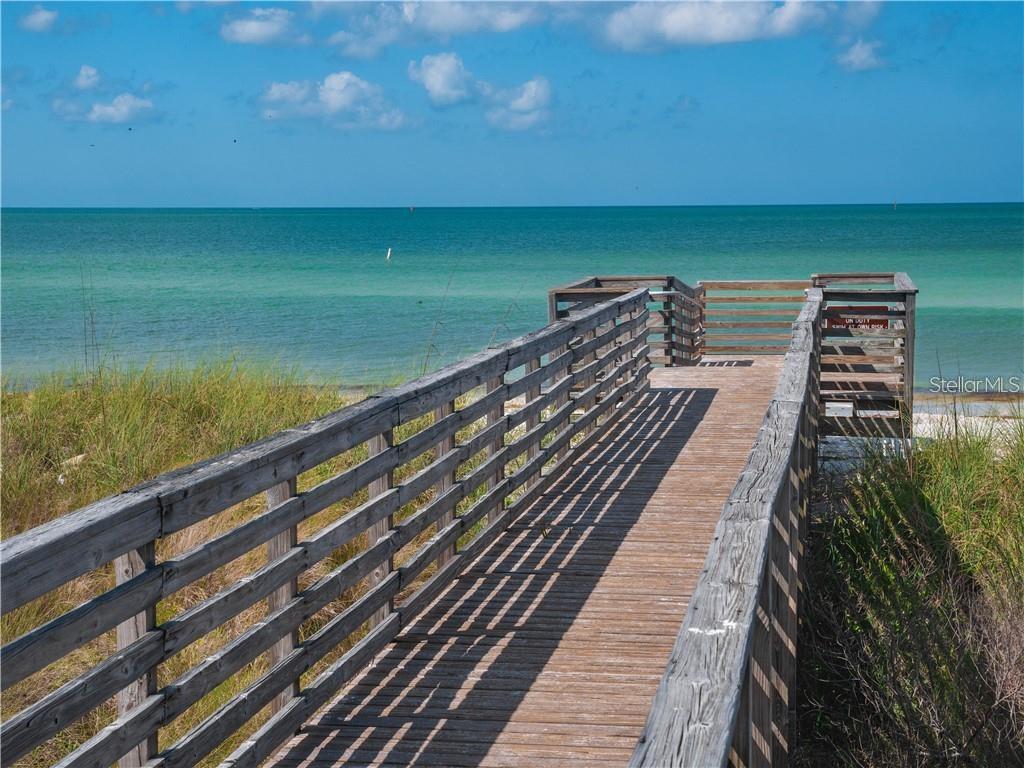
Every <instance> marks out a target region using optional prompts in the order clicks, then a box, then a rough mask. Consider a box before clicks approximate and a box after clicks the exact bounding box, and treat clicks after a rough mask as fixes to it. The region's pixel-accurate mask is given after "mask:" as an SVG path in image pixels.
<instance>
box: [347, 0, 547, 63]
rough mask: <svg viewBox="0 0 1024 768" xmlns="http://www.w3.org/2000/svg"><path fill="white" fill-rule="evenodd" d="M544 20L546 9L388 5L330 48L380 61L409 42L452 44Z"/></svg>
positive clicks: (359, 20) (359, 18)
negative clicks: (384, 52)
mask: <svg viewBox="0 0 1024 768" xmlns="http://www.w3.org/2000/svg"><path fill="white" fill-rule="evenodd" d="M543 18H544V13H543V12H542V10H541V6H539V5H535V4H532V3H501V2H486V3H484V2H406V3H403V4H402V5H400V6H399V5H395V4H389V3H382V4H380V5H378V6H376V7H374V8H373V10H370V11H363V10H362V7H360V12H359V13H357V14H355V15H353V16H352V17H351V19H350V22H349V24H348V26H347V27H346V28H345V29H342V30H339V31H338V32H335V33H334V34H333V35H331V38H330V41H329V42H330V43H331V44H332V45H338V46H340V47H341V51H342V53H344V54H345V55H347V56H358V57H367V56H375V55H376V54H377V53H379V52H380V51H381V49H383V48H386V47H387V46H389V45H392V44H394V43H396V42H399V41H400V40H403V39H408V40H416V39H423V38H425V39H431V40H442V41H447V40H449V39H450V38H451V37H453V36H455V35H465V34H470V33H473V32H511V31H513V30H516V29H519V28H520V27H523V26H526V25H528V24H534V23H537V22H539V21H541V20H542V19H543Z"/></svg>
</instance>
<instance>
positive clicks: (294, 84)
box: [263, 80, 310, 104]
mask: <svg viewBox="0 0 1024 768" xmlns="http://www.w3.org/2000/svg"><path fill="white" fill-rule="evenodd" d="M309 93H310V87H309V83H307V82H298V81H296V80H291V81H289V82H287V83H271V84H270V85H269V86H267V90H266V91H265V92H264V94H263V100H264V101H268V102H288V103H291V104H298V103H301V102H303V101H305V100H306V99H308V98H309Z"/></svg>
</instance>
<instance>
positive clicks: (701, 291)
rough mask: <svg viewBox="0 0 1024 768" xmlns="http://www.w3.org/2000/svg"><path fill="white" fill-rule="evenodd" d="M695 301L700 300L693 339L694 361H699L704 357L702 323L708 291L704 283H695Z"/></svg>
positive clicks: (704, 318) (704, 321)
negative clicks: (695, 334)
mask: <svg viewBox="0 0 1024 768" xmlns="http://www.w3.org/2000/svg"><path fill="white" fill-rule="evenodd" d="M697 301H699V302H700V307H699V308H698V310H697V327H696V329H695V331H696V333H697V338H695V339H694V340H693V347H694V360H693V362H694V363H697V362H699V361H700V359H701V358H702V357H704V325H705V323H706V320H707V318H706V310H707V306H708V293H707V290H706V289H705V288H704V283H697Z"/></svg>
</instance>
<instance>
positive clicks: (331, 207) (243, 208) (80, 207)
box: [0, 199, 1024, 211]
mask: <svg viewBox="0 0 1024 768" xmlns="http://www.w3.org/2000/svg"><path fill="white" fill-rule="evenodd" d="M940 205H1024V199H1021V200H981V201H978V200H974V201H956V200H951V201H943V202H905V203H904V202H900V201H898V200H894V201H887V202H872V203H651V204H639V203H600V204H585V203H579V204H576V203H571V204H560V205H523V204H510V205H488V204H476V205H297V204H296V205H292V204H279V205H0V210H4V211H7V210H98V211H103V210H110V211H116V210H239V211H265V210H322V211H326V210H418V209H420V210H465V209H485V210H486V209H507V208H516V209H524V210H530V209H542V208H543V209H550V208H566V209H579V208H812V207H817V208H840V207H846V208H849V207H865V208H866V207H879V206H886V207H888V206H892V207H893V208H899V207H900V206H914V207H918V206H940Z"/></svg>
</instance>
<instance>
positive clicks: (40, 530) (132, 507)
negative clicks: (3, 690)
mask: <svg viewBox="0 0 1024 768" xmlns="http://www.w3.org/2000/svg"><path fill="white" fill-rule="evenodd" d="M159 535H160V507H159V505H158V503H157V500H156V498H155V496H154V495H153V494H152V493H146V492H145V490H144V489H141V490H137V491H128V492H126V493H123V494H120V495H119V496H113V497H110V498H106V499H102V500H101V501H97V502H95V503H93V504H90V505H88V506H87V507H83V508H82V509H79V510H77V511H75V512H71V513H70V514H67V515H63V516H61V517H58V518H55V519H53V520H51V521H50V522H48V523H44V524H43V525H40V526H38V527H36V528H33V529H32V530H30V531H26V532H25V533H22V534H18V535H17V536H13V537H11V538H8V539H4V540H3V541H0V603H2V610H3V613H4V614H7V613H10V612H11V611H13V610H14V609H16V608H20V607H21V606H22V605H24V604H25V603H27V602H29V601H30V600H33V599H35V598H37V597H39V596H40V595H43V594H46V593H47V592H49V591H50V590H51V589H54V588H55V587H59V586H60V585H61V584H64V583H66V582H68V581H70V580H71V579H74V578H75V577H77V576H81V575H82V574H83V573H88V572H89V571H92V570H95V569H96V568H99V567H100V566H102V565H104V564H105V563H109V562H110V561H111V560H113V559H114V558H115V557H116V556H117V555H120V554H124V553H125V552H129V551H131V550H133V549H137V548H138V547H141V546H143V545H144V544H146V543H148V542H150V541H153V540H154V539H155V538H157V537H158V536H159ZM3 666H4V667H5V672H6V667H7V663H6V662H5V663H4V665H3ZM4 677H5V680H6V674H5V675H4ZM5 687H6V684H5Z"/></svg>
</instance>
